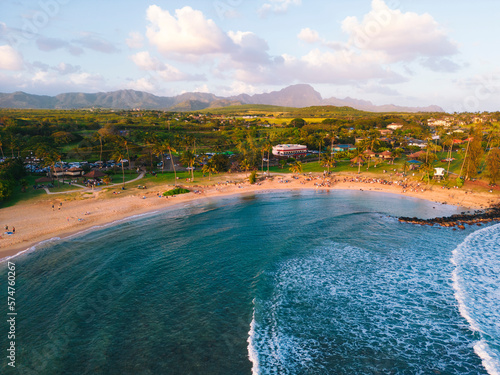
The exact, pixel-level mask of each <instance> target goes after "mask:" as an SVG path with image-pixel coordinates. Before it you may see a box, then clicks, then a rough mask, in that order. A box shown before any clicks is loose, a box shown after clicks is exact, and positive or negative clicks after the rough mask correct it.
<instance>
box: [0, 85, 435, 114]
mask: <svg viewBox="0 0 500 375" xmlns="http://www.w3.org/2000/svg"><path fill="white" fill-rule="evenodd" d="M244 104H263V105H272V106H281V107H294V108H304V107H311V106H325V105H332V106H337V107H344V106H347V107H352V108H355V109H359V110H362V111H368V112H444V111H443V109H442V108H441V107H438V106H429V107H401V106H396V105H393V104H387V105H382V106H378V105H374V104H373V103H371V102H369V101H365V100H358V99H352V98H345V99H338V98H328V99H323V98H322V97H321V94H320V93H319V92H317V91H316V90H314V88H313V87H312V86H310V85H305V84H300V85H293V86H288V87H286V88H284V89H282V90H280V91H273V92H270V93H265V94H255V95H248V94H240V95H236V96H231V97H219V96H216V95H214V94H209V93H200V92H190V93H184V94H181V95H177V96H173V97H165V96H156V95H153V94H149V93H147V92H142V91H135V90H119V91H112V92H99V93H94V94H85V93H65V94H59V95H57V96H46V95H32V94H27V93H24V92H20V91H18V92H15V93H11V94H2V93H0V108H23V109H28V108H32V109H85V108H109V109H136V108H140V109H159V110H170V111H179V112H180V111H183V112H189V111H200V110H203V109H206V108H222V107H229V106H234V105H244Z"/></svg>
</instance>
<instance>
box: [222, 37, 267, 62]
mask: <svg viewBox="0 0 500 375" xmlns="http://www.w3.org/2000/svg"><path fill="white" fill-rule="evenodd" d="M228 36H229V38H231V40H232V42H233V43H234V46H233V48H231V54H230V56H231V59H232V60H233V61H235V62H239V63H242V64H244V65H247V64H252V65H253V64H265V65H266V64H268V63H269V62H270V57H269V55H268V54H267V50H268V49H269V46H268V44H267V42H266V41H265V40H264V39H262V38H260V37H259V36H257V35H255V34H254V33H252V32H242V31H236V32H234V31H229V32H228Z"/></svg>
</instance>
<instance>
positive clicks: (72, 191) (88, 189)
mask: <svg viewBox="0 0 500 375" xmlns="http://www.w3.org/2000/svg"><path fill="white" fill-rule="evenodd" d="M145 174H146V173H145V172H141V173H140V174H139V176H137V177H136V178H134V179H133V180H130V181H127V182H125V184H129V183H131V182H135V181H139V180H140V179H142V178H143V177H144V176H145ZM122 184H123V183H122V182H120V183H118V184H112V185H108V186H106V187H113V186H120V185H122ZM71 185H73V186H78V187H80V188H81V189H80V190H68V191H60V192H51V191H50V190H49V189H48V188H46V187H44V188H43V190H45V192H46V193H47V194H51V195H52V194H71V193H85V192H95V191H101V190H102V187H97V188H89V187H86V186H83V185H79V184H71Z"/></svg>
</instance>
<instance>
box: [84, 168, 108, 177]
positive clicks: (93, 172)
mask: <svg viewBox="0 0 500 375" xmlns="http://www.w3.org/2000/svg"><path fill="white" fill-rule="evenodd" d="M104 176H106V174H105V173H103V172H101V171H100V170H99V169H92V170H91V171H90V172H89V173H87V174H86V175H84V176H83V177H88V178H98V177H104Z"/></svg>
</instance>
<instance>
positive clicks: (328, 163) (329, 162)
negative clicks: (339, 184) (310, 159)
mask: <svg viewBox="0 0 500 375" xmlns="http://www.w3.org/2000/svg"><path fill="white" fill-rule="evenodd" d="M335 163H336V162H335V159H334V158H333V157H332V156H331V155H328V156H326V157H325V158H324V159H323V166H325V167H327V168H328V174H330V168H333V167H335Z"/></svg>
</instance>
